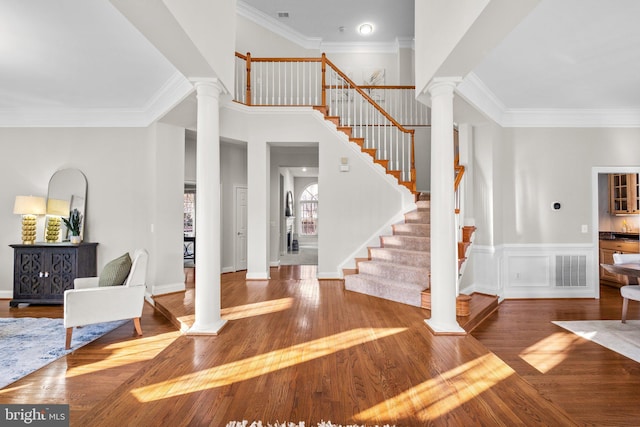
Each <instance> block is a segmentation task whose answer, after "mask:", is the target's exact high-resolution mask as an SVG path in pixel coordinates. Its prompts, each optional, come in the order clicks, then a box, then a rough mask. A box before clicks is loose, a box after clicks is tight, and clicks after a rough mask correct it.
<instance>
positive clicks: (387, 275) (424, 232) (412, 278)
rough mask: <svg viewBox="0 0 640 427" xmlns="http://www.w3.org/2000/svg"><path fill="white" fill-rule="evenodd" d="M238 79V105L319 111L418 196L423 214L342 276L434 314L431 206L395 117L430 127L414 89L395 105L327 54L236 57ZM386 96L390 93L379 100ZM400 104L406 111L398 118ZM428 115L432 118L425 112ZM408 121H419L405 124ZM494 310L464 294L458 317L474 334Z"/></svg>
mask: <svg viewBox="0 0 640 427" xmlns="http://www.w3.org/2000/svg"><path fill="white" fill-rule="evenodd" d="M236 75H237V81H238V82H240V83H239V84H238V87H237V88H236V90H235V95H234V99H235V101H236V102H240V103H242V104H245V105H269V106H275V105H282V106H305V107H313V109H314V110H316V111H319V112H320V113H321V114H322V115H323V116H324V118H325V120H327V121H329V122H331V123H333V124H334V125H335V127H336V130H337V131H339V132H342V133H344V134H346V135H347V137H348V139H349V141H350V142H351V143H354V144H356V145H357V146H359V147H360V151H361V152H362V153H364V155H368V156H370V157H371V158H372V160H373V163H374V164H378V165H380V166H382V167H383V168H384V170H385V171H386V173H387V174H389V175H391V176H393V177H395V178H396V180H397V182H398V184H399V185H401V186H404V187H405V188H407V189H408V190H409V191H410V192H411V193H413V194H414V195H416V200H417V202H416V205H417V209H416V210H415V211H413V212H409V213H407V214H406V215H405V218H404V222H403V223H400V224H396V225H394V226H393V227H392V234H391V235H388V236H380V246H379V247H370V248H369V249H368V256H367V258H361V259H356V260H355V261H356V262H355V267H356V268H355V269H345V270H343V274H344V281H345V288H346V289H347V290H350V291H354V292H360V293H364V294H368V295H372V296H376V297H380V298H385V299H388V300H391V301H396V302H400V303H404V304H409V305H413V306H416V307H422V308H425V309H430V307H431V304H430V303H431V295H430V291H429V281H430V236H431V228H430V227H431V225H430V201H429V199H428V196H426V195H418V194H417V193H416V171H415V152H414V131H413V130H412V129H408V128H405V127H404V126H403V125H402V124H400V122H399V121H398V120H396V118H394V117H397V118H398V119H399V120H400V121H401V122H402V123H413V124H414V125H421V124H422V125H425V124H428V121H427V122H425V123H423V122H421V121H420V119H419V117H420V113H419V112H420V111H423V110H421V109H420V108H417V107H416V106H417V104H418V103H417V102H416V101H415V94H414V90H415V88H402V89H408V95H410V97H409V98H407V99H406V100H405V101H402V100H401V101H400V102H392V99H400V98H395V97H394V96H395V95H392V93H393V90H391V91H389V90H387V89H382V87H378V86H372V87H365V86H362V87H360V86H358V85H356V84H355V83H354V82H353V81H352V80H351V79H350V78H349V77H348V76H347V75H346V74H345V73H343V72H342V71H341V70H340V69H338V68H337V67H336V66H335V65H334V64H333V63H332V62H331V61H330V60H329V59H328V58H326V56H325V55H324V54H323V55H322V57H321V58H304V59H300V58H298V59H296V58H280V59H274V58H252V57H251V55H250V54H249V53H247V54H246V55H242V54H239V53H236ZM282 77H284V78H282ZM269 84H270V86H269ZM395 89H400V88H395ZM382 90H385V92H384V94H382V95H381V93H382V92H381V91H382ZM374 93H375V94H376V95H375V96H373V94H374ZM372 96H373V97H372ZM374 98H375V99H378V100H379V99H386V100H387V101H389V102H386V103H385V107H388V108H390V109H391V110H390V111H386V109H385V108H382V107H381V106H380V105H379V104H378V103H377V102H376V101H375V100H374ZM399 105H401V106H402V107H401V108H400V109H399V110H398V111H394V110H393V109H394V108H396V107H397V106H399ZM394 106H396V107H394ZM403 109H406V111H403ZM407 112H409V114H408V115H407V114H406V113H407ZM414 112H418V114H417V115H415V114H414ZM422 115H423V116H424V117H425V119H426V111H425V113H424V114H422ZM400 117H404V119H405V121H403V120H402V119H400ZM406 117H413V118H414V119H412V120H410V121H406ZM415 118H418V119H417V121H416V120H415ZM453 142H454V150H455V153H456V157H455V164H454V165H453V166H454V168H455V174H456V175H455V183H454V189H452V190H454V191H455V193H456V200H457V203H456V214H461V212H460V206H459V201H460V190H459V185H460V182H461V180H462V177H463V175H464V166H462V165H460V164H459V151H458V141H457V131H455V130H454V141H453ZM474 230H475V227H464V228H463V230H462V237H461V242H459V243H458V253H459V260H458V268H459V272H460V274H461V273H462V271H463V268H464V266H465V260H466V252H467V250H468V247H469V245H470V244H471V235H472V234H473V231H474ZM496 308H497V297H495V296H487V295H484V296H483V295H476V294H473V295H472V296H468V295H460V296H459V297H458V300H457V303H456V314H457V315H458V316H462V317H466V318H467V319H468V320H465V321H460V319H459V322H458V323H460V325H461V326H462V327H463V328H465V330H467V331H469V330H470V329H468V328H467V327H466V326H465V324H467V325H471V326H470V327H471V328H472V327H475V325H477V324H478V322H477V321H476V320H475V317H474V313H480V317H481V318H484V317H486V316H487V315H488V314H490V313H491V312H492V311H493V310H495V309H496ZM470 313H471V315H470Z"/></svg>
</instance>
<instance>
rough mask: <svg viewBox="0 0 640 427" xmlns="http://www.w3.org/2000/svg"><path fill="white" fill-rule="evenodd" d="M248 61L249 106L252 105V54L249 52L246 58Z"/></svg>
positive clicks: (247, 100)
mask: <svg viewBox="0 0 640 427" xmlns="http://www.w3.org/2000/svg"><path fill="white" fill-rule="evenodd" d="M245 59H246V60H247V99H246V103H247V105H251V54H250V53H249V52H247V56H246V57H245Z"/></svg>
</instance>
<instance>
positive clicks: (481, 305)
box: [422, 289, 499, 333]
mask: <svg viewBox="0 0 640 427" xmlns="http://www.w3.org/2000/svg"><path fill="white" fill-rule="evenodd" d="M422 296H423V303H424V301H425V298H429V299H430V298H431V292H430V290H429V289H425V290H424V291H423V292H422ZM468 297H469V300H468V306H469V315H468V316H458V315H457V316H456V320H457V321H458V324H459V325H460V327H462V329H464V330H465V331H466V332H467V333H469V332H471V331H472V330H473V329H475V328H476V327H477V326H478V325H480V324H481V323H482V322H483V321H484V320H485V319H486V318H488V317H489V316H490V315H491V314H492V313H493V312H494V311H496V310H497V309H498V306H499V302H498V296H497V295H488V294H483V293H481V292H474V293H472V294H471V295H468ZM423 305H424V304H423ZM423 308H425V307H424V306H423ZM425 310H429V311H430V308H425Z"/></svg>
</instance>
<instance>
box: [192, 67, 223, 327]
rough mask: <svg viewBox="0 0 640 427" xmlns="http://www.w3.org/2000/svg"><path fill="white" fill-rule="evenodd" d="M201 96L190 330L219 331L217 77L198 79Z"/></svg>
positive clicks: (218, 118)
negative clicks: (193, 301)
mask: <svg viewBox="0 0 640 427" xmlns="http://www.w3.org/2000/svg"><path fill="white" fill-rule="evenodd" d="M195 88H196V94H197V99H198V125H197V132H198V135H197V139H196V144H197V145H196V147H197V155H196V168H197V172H196V182H197V184H196V221H197V230H198V231H197V241H196V248H197V252H196V257H197V258H196V288H195V322H194V324H193V326H192V327H191V329H189V331H188V334H194V335H198V334H199V335H216V334H217V333H218V331H220V329H222V327H223V326H224V325H225V323H226V320H223V319H222V318H221V317H220V308H221V304H220V264H221V260H220V257H221V254H220V237H221V236H220V210H221V209H220V104H219V97H220V94H221V93H222V92H223V90H224V88H223V87H222V85H220V83H219V82H218V81H217V79H211V80H206V81H197V82H196V83H195Z"/></svg>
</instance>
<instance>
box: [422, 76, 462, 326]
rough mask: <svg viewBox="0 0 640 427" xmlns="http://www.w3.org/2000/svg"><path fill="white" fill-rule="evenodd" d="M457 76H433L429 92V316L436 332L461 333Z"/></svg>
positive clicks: (427, 321)
mask: <svg viewBox="0 0 640 427" xmlns="http://www.w3.org/2000/svg"><path fill="white" fill-rule="evenodd" d="M459 81H460V79H457V78H447V79H434V80H433V81H432V83H431V84H430V85H429V86H428V87H427V90H428V92H429V93H430V94H431V318H430V319H427V320H425V322H426V323H427V325H428V326H429V327H430V328H431V330H433V331H434V332H436V333H447V334H451V333H456V334H457V333H464V329H462V328H461V327H460V325H458V322H457V321H456V296H457V295H456V294H457V291H456V289H457V283H458V254H457V251H458V244H457V239H456V226H455V223H456V221H455V211H454V209H455V196H454V191H453V183H454V170H453V160H454V156H453V91H454V89H455V87H456V84H457V83H459Z"/></svg>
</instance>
